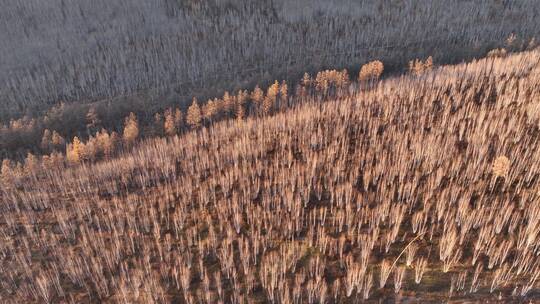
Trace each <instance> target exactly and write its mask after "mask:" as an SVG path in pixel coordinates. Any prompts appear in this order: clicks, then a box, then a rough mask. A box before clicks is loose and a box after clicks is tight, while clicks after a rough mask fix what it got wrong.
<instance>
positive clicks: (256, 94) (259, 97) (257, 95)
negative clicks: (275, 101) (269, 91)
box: [251, 85, 264, 110]
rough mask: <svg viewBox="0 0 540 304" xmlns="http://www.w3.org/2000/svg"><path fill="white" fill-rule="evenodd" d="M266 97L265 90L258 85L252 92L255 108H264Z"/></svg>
mask: <svg viewBox="0 0 540 304" xmlns="http://www.w3.org/2000/svg"><path fill="white" fill-rule="evenodd" d="M263 99H264V92H263V90H261V88H260V87H259V86H258V85H257V86H256V87H255V89H253V92H252V93H251V100H253V104H254V108H255V109H257V110H259V109H261V108H262V101H263Z"/></svg>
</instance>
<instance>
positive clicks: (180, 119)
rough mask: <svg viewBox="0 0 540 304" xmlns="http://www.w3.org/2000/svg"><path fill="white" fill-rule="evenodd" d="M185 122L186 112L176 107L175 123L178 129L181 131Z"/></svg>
mask: <svg viewBox="0 0 540 304" xmlns="http://www.w3.org/2000/svg"><path fill="white" fill-rule="evenodd" d="M183 124H184V114H183V113H182V111H180V109H178V108H176V110H175V111H174V125H175V126H176V131H180V129H181V128H182V125H183Z"/></svg>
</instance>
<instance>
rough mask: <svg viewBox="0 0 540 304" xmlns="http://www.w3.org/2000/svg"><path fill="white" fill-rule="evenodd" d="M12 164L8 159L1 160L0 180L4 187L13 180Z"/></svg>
mask: <svg viewBox="0 0 540 304" xmlns="http://www.w3.org/2000/svg"><path fill="white" fill-rule="evenodd" d="M12 166H13V165H12V163H11V160H9V159H7V158H6V159H4V160H2V168H1V169H0V180H1V181H2V183H4V184H5V185H8V184H10V183H11V182H12V180H13V169H12Z"/></svg>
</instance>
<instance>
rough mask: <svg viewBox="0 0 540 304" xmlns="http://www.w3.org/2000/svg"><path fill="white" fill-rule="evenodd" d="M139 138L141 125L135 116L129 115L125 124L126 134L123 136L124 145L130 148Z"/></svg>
mask: <svg viewBox="0 0 540 304" xmlns="http://www.w3.org/2000/svg"><path fill="white" fill-rule="evenodd" d="M138 136H139V123H138V121H137V117H136V116H135V114H134V113H133V112H132V113H129V116H128V117H126V119H125V122H124V133H123V135H122V137H123V139H124V143H125V144H126V145H127V146H128V147H129V146H131V145H133V144H134V143H135V140H136V139H137V137H138Z"/></svg>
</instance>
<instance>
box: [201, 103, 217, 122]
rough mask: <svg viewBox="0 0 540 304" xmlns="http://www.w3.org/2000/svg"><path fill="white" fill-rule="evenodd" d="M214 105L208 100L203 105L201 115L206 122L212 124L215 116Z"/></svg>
mask: <svg viewBox="0 0 540 304" xmlns="http://www.w3.org/2000/svg"><path fill="white" fill-rule="evenodd" d="M216 112H217V111H216V103H215V102H214V100H208V102H206V104H204V105H203V108H202V113H203V117H204V119H205V120H206V121H208V122H212V120H213V118H214V116H215V115H216Z"/></svg>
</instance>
